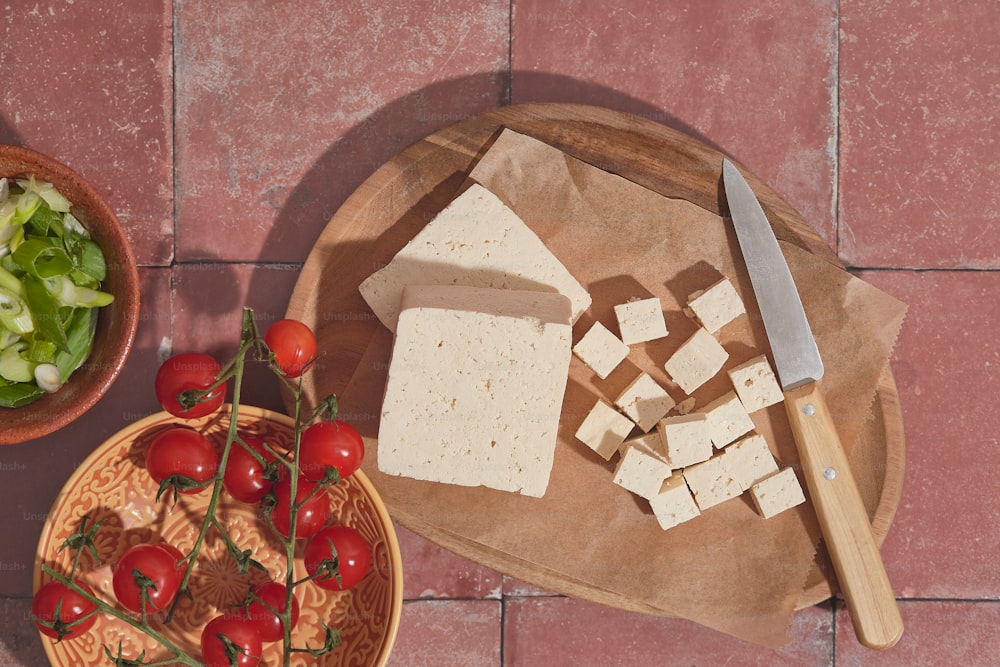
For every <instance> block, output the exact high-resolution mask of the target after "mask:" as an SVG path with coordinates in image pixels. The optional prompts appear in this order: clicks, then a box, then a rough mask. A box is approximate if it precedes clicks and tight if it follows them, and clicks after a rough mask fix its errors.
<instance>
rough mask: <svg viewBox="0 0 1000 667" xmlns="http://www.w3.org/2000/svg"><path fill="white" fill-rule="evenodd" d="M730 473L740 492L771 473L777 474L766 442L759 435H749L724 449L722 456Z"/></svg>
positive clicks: (776, 468) (776, 467) (775, 464)
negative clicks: (737, 483)
mask: <svg viewBox="0 0 1000 667" xmlns="http://www.w3.org/2000/svg"><path fill="white" fill-rule="evenodd" d="M722 455H723V456H724V457H725V458H726V464H727V465H728V466H729V470H730V472H732V473H733V476H734V477H735V478H736V481H737V482H739V485H740V490H742V491H746V490H747V489H749V488H750V487H751V486H753V485H754V484H756V483H757V482H759V481H760V480H762V479H764V478H765V477H767V476H768V475H770V474H772V473H776V472H778V464H777V463H775V461H774V456H773V455H772V454H771V450H770V449H769V448H768V446H767V440H765V439H764V436H762V435H759V434H754V435H749V436H747V437H745V438H743V439H742V440H738V441H737V442H734V443H733V444H731V445H729V446H728V447H726V449H725V451H724V452H723V454H722Z"/></svg>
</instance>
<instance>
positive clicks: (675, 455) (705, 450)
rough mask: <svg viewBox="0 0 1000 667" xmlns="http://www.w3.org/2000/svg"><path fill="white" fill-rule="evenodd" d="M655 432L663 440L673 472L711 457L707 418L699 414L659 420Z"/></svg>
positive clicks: (710, 436) (710, 435) (710, 438)
mask: <svg viewBox="0 0 1000 667" xmlns="http://www.w3.org/2000/svg"><path fill="white" fill-rule="evenodd" d="M656 430H657V431H658V432H659V433H660V437H661V438H662V440H663V445H664V450H665V452H666V456H667V460H668V461H670V467H671V468H673V469H674V470H677V469H678V468H685V467H687V466H690V465H694V464H695V463H701V462H702V461H707V460H708V459H709V458H711V457H712V434H711V431H709V429H708V417H706V416H705V415H704V414H702V413H700V412H693V413H691V414H687V415H678V416H671V417H666V418H665V419H661V420H660V423H659V424H658V425H657V427H656Z"/></svg>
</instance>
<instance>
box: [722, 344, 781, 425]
mask: <svg viewBox="0 0 1000 667" xmlns="http://www.w3.org/2000/svg"><path fill="white" fill-rule="evenodd" d="M729 379H730V380H732V381H733V388H734V389H735V390H736V394H737V395H738V396H739V397H740V401H741V402H742V403H743V407H744V408H746V409H747V412H756V411H757V410H761V409H763V408H766V407H768V406H769V405H774V404H775V403H780V402H781V401H783V400H785V396H784V394H782V393H781V385H779V384H778V379H777V378H776V377H775V376H774V370H773V369H772V368H771V364H770V363H768V361H767V357H766V356H764V355H763V354H762V355H760V356H759V357H754V358H753V359H751V360H750V361H747V362H746V363H743V364H740V365H739V366H737V367H736V368H732V369H730V370H729Z"/></svg>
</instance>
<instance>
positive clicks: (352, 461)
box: [299, 420, 365, 482]
mask: <svg viewBox="0 0 1000 667" xmlns="http://www.w3.org/2000/svg"><path fill="white" fill-rule="evenodd" d="M364 457H365V441H364V440H362V439H361V434H360V433H358V432H357V431H356V430H355V429H354V427H353V426H351V425H350V424H348V423H347V422H342V421H340V420H337V421H332V422H331V421H321V422H316V423H315V424H313V425H312V426H310V427H309V428H307V429H306V430H305V431H303V432H302V441H301V443H300V446H299V470H300V471H301V472H302V474H303V475H305V477H306V479H308V480H310V481H313V482H318V481H320V480H322V479H323V475H324V474H326V469H327V467H332V468H336V469H337V471H338V472H339V473H340V477H341V479H343V478H345V477H350V476H351V475H353V474H354V471H355V470H357V469H358V468H359V467H360V466H361V461H362V460H363V459H364Z"/></svg>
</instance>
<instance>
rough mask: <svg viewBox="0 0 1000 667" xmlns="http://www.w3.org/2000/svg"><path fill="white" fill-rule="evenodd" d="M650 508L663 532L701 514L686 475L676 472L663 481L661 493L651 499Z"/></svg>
mask: <svg viewBox="0 0 1000 667" xmlns="http://www.w3.org/2000/svg"><path fill="white" fill-rule="evenodd" d="M649 506H650V508H651V509H652V510H653V515H654V516H656V521H657V522H658V523H659V524H660V528H662V529H663V530H669V529H671V528H673V527H674V526H676V525H677V524H679V523H684V522H685V521H690V520H691V519H694V518H695V517H697V516H698V515H700V514H701V511H699V509H698V504H697V503H695V501H694V497H693V496H692V495H691V491H690V490H689V489H688V486H687V483H686V482H685V481H684V475H682V474H681V473H680V472H675V473H674V474H673V475H671V476H670V477H668V478H667V479H665V480H664V481H663V484H662V485H661V486H660V492H659V493H657V494H656V496H655V497H653V498H650V500H649Z"/></svg>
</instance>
